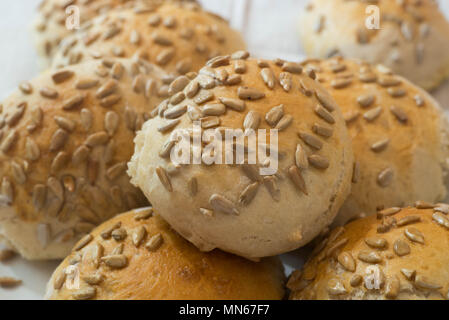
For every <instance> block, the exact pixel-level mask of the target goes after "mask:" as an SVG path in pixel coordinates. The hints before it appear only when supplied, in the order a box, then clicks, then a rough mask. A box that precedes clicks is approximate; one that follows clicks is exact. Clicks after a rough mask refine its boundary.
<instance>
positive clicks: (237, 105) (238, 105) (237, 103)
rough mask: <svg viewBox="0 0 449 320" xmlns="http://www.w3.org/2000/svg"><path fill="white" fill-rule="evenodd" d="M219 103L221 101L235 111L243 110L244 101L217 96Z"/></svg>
mask: <svg viewBox="0 0 449 320" xmlns="http://www.w3.org/2000/svg"><path fill="white" fill-rule="evenodd" d="M218 100H220V102H221V103H223V104H224V105H225V106H226V107H228V108H230V109H232V110H235V111H243V110H245V101H242V100H239V99H231V98H224V97H221V98H218Z"/></svg>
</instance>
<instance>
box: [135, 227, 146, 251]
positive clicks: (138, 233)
mask: <svg viewBox="0 0 449 320" xmlns="http://www.w3.org/2000/svg"><path fill="white" fill-rule="evenodd" d="M146 235H147V229H145V227H144V226H140V227H138V228H137V229H136V230H135V231H134V232H133V234H132V241H133V244H134V245H135V246H136V247H139V246H140V244H141V243H142V241H143V240H144V238H145V236H146Z"/></svg>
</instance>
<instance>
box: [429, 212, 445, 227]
mask: <svg viewBox="0 0 449 320" xmlns="http://www.w3.org/2000/svg"><path fill="white" fill-rule="evenodd" d="M432 219H433V220H434V221H435V222H436V223H438V224H439V225H440V226H442V227H445V228H446V229H449V219H448V218H446V217H445V216H443V215H441V214H440V213H434V214H432Z"/></svg>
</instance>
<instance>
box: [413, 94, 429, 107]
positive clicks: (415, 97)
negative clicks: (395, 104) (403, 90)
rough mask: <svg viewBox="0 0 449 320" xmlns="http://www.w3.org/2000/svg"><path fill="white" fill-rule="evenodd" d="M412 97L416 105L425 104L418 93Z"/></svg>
mask: <svg viewBox="0 0 449 320" xmlns="http://www.w3.org/2000/svg"><path fill="white" fill-rule="evenodd" d="M413 99H414V100H415V103H416V105H417V106H418V107H422V106H424V105H425V104H426V102H425V101H424V98H423V97H421V96H420V95H415V96H414V97H413Z"/></svg>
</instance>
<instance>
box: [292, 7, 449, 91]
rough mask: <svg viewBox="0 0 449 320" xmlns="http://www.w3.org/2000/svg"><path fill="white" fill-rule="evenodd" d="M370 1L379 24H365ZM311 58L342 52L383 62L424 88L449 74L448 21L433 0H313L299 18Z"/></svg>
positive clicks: (351, 56) (301, 34)
mask: <svg viewBox="0 0 449 320" xmlns="http://www.w3.org/2000/svg"><path fill="white" fill-rule="evenodd" d="M369 5H375V6H377V7H378V8H379V12H378V13H379V15H380V17H379V18H380V29H368V28H367V27H366V22H367V21H368V22H371V21H372V19H371V14H373V12H374V11H370V12H369V14H367V13H366V10H367V7H368V6H369ZM300 36H301V40H302V42H303V45H304V49H305V51H306V53H307V54H308V56H310V57H311V58H328V57H331V56H333V55H342V56H344V57H348V58H359V59H364V60H366V61H369V62H371V63H376V64H377V63H381V64H384V65H386V66H388V67H389V68H391V69H392V70H394V71H395V72H396V73H398V74H400V75H403V76H405V77H406V78H407V79H409V80H411V81H412V82H414V83H416V84H417V85H419V86H420V87H423V88H425V89H432V88H435V87H437V86H438V85H439V84H440V83H441V82H442V81H443V80H444V79H445V78H447V77H448V75H449V55H448V54H447V52H448V51H449V23H448V21H446V19H445V17H444V16H443V14H442V13H441V12H440V11H439V9H438V4H437V2H436V1H434V0H419V1H412V0H401V1H395V0H394V1H393V0H375V1H363V0H355V1H345V0H311V1H310V3H309V5H308V6H307V7H306V11H305V12H304V14H303V15H302V17H301V20H300Z"/></svg>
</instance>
